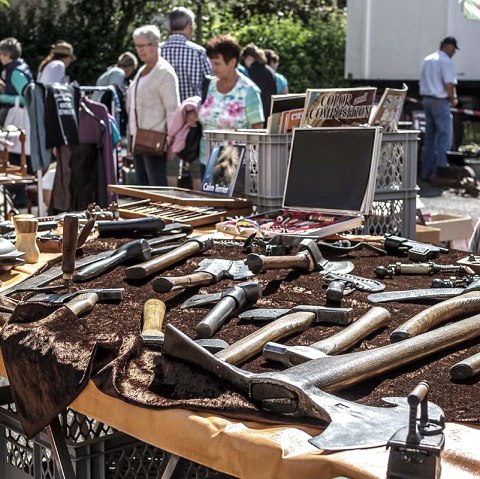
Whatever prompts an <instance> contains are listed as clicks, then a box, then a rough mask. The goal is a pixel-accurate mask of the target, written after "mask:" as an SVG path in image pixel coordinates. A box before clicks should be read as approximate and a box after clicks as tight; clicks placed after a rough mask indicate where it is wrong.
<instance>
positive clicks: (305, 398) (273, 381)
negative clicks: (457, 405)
mask: <svg viewBox="0 0 480 479" xmlns="http://www.w3.org/2000/svg"><path fill="white" fill-rule="evenodd" d="M479 336H480V315H476V316H473V317H471V318H467V319H464V320H461V321H459V322H457V323H452V324H448V325H446V326H443V327H441V328H439V329H436V330H434V331H429V332H427V333H424V334H422V335H420V336H417V337H413V338H410V339H407V340H405V341H403V342H400V343H396V344H390V345H388V346H383V347H380V348H377V349H373V350H369V351H362V352H357V353H349V354H344V355H341V356H329V357H325V358H320V359H314V360H312V361H308V362H306V363H303V364H300V365H298V366H294V367H292V368H289V369H287V370H286V371H281V372H278V371H275V372H267V373H262V374H255V373H251V372H248V371H244V370H242V369H239V368H237V367H235V366H232V365H230V364H228V363H226V362H224V361H221V360H219V359H218V358H217V357H215V356H213V355H211V354H210V353H208V352H207V351H205V350H204V349H202V348H200V347H198V346H197V345H196V344H195V343H193V342H192V341H191V340H190V339H189V338H188V337H187V336H185V335H184V334H183V333H181V332H180V331H178V330H177V329H175V328H174V327H173V326H172V325H167V328H166V335H165V347H164V353H165V354H168V355H170V356H173V357H175V358H178V359H183V360H185V361H187V362H190V363H193V364H196V365H197V366H199V367H202V368H203V369H204V370H206V371H208V372H210V373H212V374H213V375H214V376H216V377H219V378H221V379H223V380H225V381H228V382H229V383H230V384H232V385H233V386H234V387H235V388H236V389H238V390H240V391H242V392H243V393H244V394H245V395H246V396H247V397H249V398H250V399H251V400H253V401H254V402H256V403H257V404H260V405H261V407H262V408H263V409H265V410H268V411H272V412H275V413H281V414H286V415H295V416H307V417H311V418H315V419H318V420H320V421H321V422H322V424H323V423H324V422H328V423H330V425H329V426H328V427H327V428H326V430H325V431H324V432H323V433H322V434H320V435H319V436H317V437H314V438H312V439H311V440H310V441H309V442H311V443H312V444H313V445H315V446H316V447H319V448H321V449H324V450H328V451H334V450H343V449H353V448H355V449H358V448H364V447H376V446H381V445H385V444H386V442H387V441H388V440H389V438H390V437H391V436H392V435H393V434H394V433H395V432H396V431H397V430H398V429H400V428H401V427H402V426H403V425H404V421H405V417H407V416H408V411H409V407H408V403H407V401H406V400H405V398H384V400H386V401H387V402H389V403H391V404H395V405H397V407H392V408H378V407H372V406H364V405H361V404H357V403H354V402H351V401H346V400H344V399H341V398H339V397H336V396H333V395H331V394H329V392H333V391H336V390H339V389H342V388H345V387H348V386H352V385H354V384H356V383H359V382H361V381H364V380H366V379H369V378H372V377H375V376H378V375H380V374H384V373H385V372H387V371H391V370H393V369H396V368H398V367H400V366H404V365H406V364H409V363H411V362H414V361H416V360H418V359H421V358H424V357H427V356H429V355H431V354H434V353H437V352H439V351H443V350H445V349H447V348H450V347H453V346H455V345H458V344H461V343H463V342H466V341H468V340H471V339H474V338H477V337H479ZM428 407H429V410H430V412H433V413H434V414H433V415H432V417H433V418H438V419H439V418H440V416H441V415H442V411H441V409H440V408H438V406H436V405H434V404H433V403H429V405H428Z"/></svg>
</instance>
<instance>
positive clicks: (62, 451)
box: [46, 417, 76, 479]
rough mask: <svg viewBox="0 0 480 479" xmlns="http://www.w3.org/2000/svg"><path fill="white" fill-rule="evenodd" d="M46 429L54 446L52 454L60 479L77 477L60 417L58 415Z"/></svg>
mask: <svg viewBox="0 0 480 479" xmlns="http://www.w3.org/2000/svg"><path fill="white" fill-rule="evenodd" d="M46 429H47V434H48V438H49V440H50V445H51V446H52V456H53V459H54V461H55V465H56V466H57V471H58V474H59V476H60V479H75V478H76V476H75V472H74V470H73V464H72V460H71V459H70V454H69V453H68V447H67V443H66V441H65V436H64V435H63V431H62V426H61V424H60V421H59V420H58V417H56V418H55V419H54V420H53V421H52V422H51V423H50V425H49V426H47V427H46Z"/></svg>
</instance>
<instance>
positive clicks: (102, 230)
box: [96, 217, 165, 238]
mask: <svg viewBox="0 0 480 479" xmlns="http://www.w3.org/2000/svg"><path fill="white" fill-rule="evenodd" d="M96 226H97V230H98V236H100V237H102V238H112V237H117V238H118V237H120V238H125V237H132V236H137V237H138V236H142V237H145V236H156V235H158V234H159V233H160V232H161V231H162V230H163V229H164V228H165V222H164V221H163V220H162V219H161V218H153V217H152V218H133V219H127V220H122V221H97V223H96Z"/></svg>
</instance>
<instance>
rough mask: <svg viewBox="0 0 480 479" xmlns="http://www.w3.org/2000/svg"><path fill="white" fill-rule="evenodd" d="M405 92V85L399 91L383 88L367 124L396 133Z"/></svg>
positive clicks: (405, 95) (406, 88)
mask: <svg viewBox="0 0 480 479" xmlns="http://www.w3.org/2000/svg"><path fill="white" fill-rule="evenodd" d="M407 90H408V87H407V85H405V83H404V84H403V88H402V89H401V90H395V89H394V88H385V91H384V92H383V95H382V98H380V101H379V102H378V105H376V106H375V107H374V108H373V109H372V113H371V115H370V120H369V122H368V123H369V124H370V125H371V126H381V127H382V128H383V131H397V126H398V122H399V121H400V117H401V116H402V111H403V105H404V103H405V98H406V97H407Z"/></svg>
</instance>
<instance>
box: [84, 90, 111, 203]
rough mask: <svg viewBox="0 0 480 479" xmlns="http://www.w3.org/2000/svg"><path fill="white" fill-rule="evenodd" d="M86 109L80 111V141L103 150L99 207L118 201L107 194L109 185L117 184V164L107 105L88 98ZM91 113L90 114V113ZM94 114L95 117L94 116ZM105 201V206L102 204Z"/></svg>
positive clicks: (99, 181)
mask: <svg viewBox="0 0 480 479" xmlns="http://www.w3.org/2000/svg"><path fill="white" fill-rule="evenodd" d="M82 104H84V105H85V106H86V108H85V109H81V110H80V121H79V140H80V143H81V144H95V145H97V148H98V149H99V150H101V151H100V152H98V155H97V158H98V161H97V169H96V171H97V191H98V196H99V198H98V199H99V203H98V204H99V205H100V206H108V203H111V202H112V201H117V195H115V194H113V193H110V192H107V184H114V185H115V184H117V171H116V163H115V158H114V155H113V143H112V133H111V129H110V120H109V115H108V110H107V107H106V106H105V105H102V104H101V103H97V102H95V101H93V100H90V99H88V98H86V97H84V98H82ZM89 112H90V113H89ZM92 114H93V115H92ZM100 200H101V201H102V203H103V202H104V201H105V202H106V203H105V204H101V203H100Z"/></svg>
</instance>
